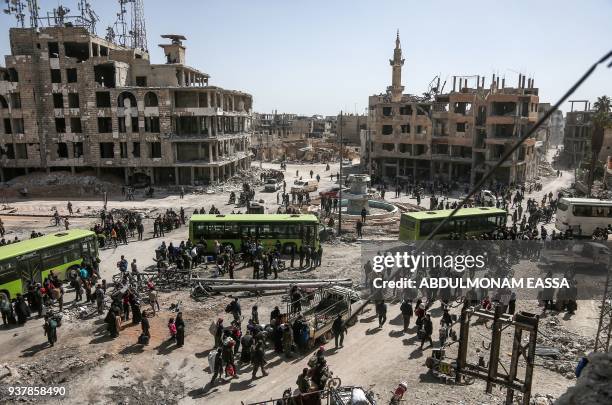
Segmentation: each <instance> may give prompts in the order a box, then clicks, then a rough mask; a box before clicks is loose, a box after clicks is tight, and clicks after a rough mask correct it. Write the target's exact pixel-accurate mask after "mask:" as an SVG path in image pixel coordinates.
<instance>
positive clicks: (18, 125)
mask: <svg viewBox="0 0 612 405" xmlns="http://www.w3.org/2000/svg"><path fill="white" fill-rule="evenodd" d="M13 132H15V133H16V134H23V133H25V132H24V130H23V118H15V119H13Z"/></svg>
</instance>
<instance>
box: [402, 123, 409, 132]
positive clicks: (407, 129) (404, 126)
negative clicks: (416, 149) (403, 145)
mask: <svg viewBox="0 0 612 405" xmlns="http://www.w3.org/2000/svg"><path fill="white" fill-rule="evenodd" d="M409 133H410V125H409V124H405V125H402V134H409Z"/></svg>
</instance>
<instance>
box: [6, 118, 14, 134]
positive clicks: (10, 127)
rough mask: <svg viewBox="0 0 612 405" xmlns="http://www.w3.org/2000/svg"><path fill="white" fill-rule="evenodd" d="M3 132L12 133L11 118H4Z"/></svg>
mask: <svg viewBox="0 0 612 405" xmlns="http://www.w3.org/2000/svg"><path fill="white" fill-rule="evenodd" d="M4 133H5V134H12V133H13V126H12V125H11V119H10V118H5V119H4Z"/></svg>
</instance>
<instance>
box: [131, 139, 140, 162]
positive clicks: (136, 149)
mask: <svg viewBox="0 0 612 405" xmlns="http://www.w3.org/2000/svg"><path fill="white" fill-rule="evenodd" d="M132 156H134V157H135V158H139V157H140V142H132Z"/></svg>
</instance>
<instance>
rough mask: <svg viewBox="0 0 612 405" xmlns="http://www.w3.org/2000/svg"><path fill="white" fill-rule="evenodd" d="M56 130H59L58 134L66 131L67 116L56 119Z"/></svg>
mask: <svg viewBox="0 0 612 405" xmlns="http://www.w3.org/2000/svg"><path fill="white" fill-rule="evenodd" d="M55 132H57V133H58V134H63V133H65V132H66V119H65V118H56V119H55Z"/></svg>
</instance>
